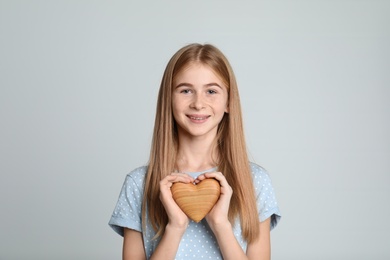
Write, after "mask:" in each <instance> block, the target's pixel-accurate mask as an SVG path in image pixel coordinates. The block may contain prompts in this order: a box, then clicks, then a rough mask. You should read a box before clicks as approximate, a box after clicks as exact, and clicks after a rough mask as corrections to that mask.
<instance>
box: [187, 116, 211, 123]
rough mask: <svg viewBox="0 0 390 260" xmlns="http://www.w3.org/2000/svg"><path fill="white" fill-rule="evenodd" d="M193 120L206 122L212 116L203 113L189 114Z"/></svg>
mask: <svg viewBox="0 0 390 260" xmlns="http://www.w3.org/2000/svg"><path fill="white" fill-rule="evenodd" d="M186 116H187V117H188V118H189V119H190V120H191V122H193V123H198V124H199V123H204V122H206V121H207V119H208V118H209V117H210V115H201V114H189V115H186Z"/></svg>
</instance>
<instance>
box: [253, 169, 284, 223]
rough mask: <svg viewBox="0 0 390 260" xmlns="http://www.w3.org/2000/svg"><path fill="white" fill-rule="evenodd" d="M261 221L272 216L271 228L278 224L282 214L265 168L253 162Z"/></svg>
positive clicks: (254, 181)
mask: <svg viewBox="0 0 390 260" xmlns="http://www.w3.org/2000/svg"><path fill="white" fill-rule="evenodd" d="M251 169H252V174H253V183H254V186H255V192H256V201H257V208H258V211H259V218H260V221H261V222H262V221H264V220H266V219H268V218H271V229H273V228H274V227H276V225H277V224H278V222H279V220H280V218H281V214H280V210H279V206H278V202H277V200H276V195H275V191H274V188H273V186H272V183H271V179H270V177H269V175H268V173H267V172H266V171H265V169H264V168H262V167H260V166H258V165H256V164H253V163H252V164H251Z"/></svg>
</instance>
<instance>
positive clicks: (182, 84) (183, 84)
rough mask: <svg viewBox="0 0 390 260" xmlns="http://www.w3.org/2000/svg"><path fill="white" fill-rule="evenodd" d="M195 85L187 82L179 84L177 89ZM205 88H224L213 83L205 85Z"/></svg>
mask: <svg viewBox="0 0 390 260" xmlns="http://www.w3.org/2000/svg"><path fill="white" fill-rule="evenodd" d="M193 86H194V85H192V84H191V83H186V82H183V83H180V84H178V85H177V86H176V87H175V88H180V87H193ZM203 86H204V87H213V86H215V87H219V88H222V87H221V86H220V85H219V84H218V83H216V82H211V83H207V84H205V85H203Z"/></svg>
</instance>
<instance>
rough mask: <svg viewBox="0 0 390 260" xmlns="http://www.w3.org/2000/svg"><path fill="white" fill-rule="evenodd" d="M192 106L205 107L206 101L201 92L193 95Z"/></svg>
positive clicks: (196, 107) (199, 108) (198, 108)
mask: <svg viewBox="0 0 390 260" xmlns="http://www.w3.org/2000/svg"><path fill="white" fill-rule="evenodd" d="M191 108H194V109H196V110H201V109H202V108H204V102H203V98H202V95H201V93H197V94H195V95H194V96H193V100H192V102H191Z"/></svg>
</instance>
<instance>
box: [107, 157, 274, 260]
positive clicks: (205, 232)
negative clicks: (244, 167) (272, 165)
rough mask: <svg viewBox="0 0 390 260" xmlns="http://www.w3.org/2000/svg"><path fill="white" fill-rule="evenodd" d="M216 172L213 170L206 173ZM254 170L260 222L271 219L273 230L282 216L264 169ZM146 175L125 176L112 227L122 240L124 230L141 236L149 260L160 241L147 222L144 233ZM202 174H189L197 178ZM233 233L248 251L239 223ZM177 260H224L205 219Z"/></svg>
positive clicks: (190, 231)
mask: <svg viewBox="0 0 390 260" xmlns="http://www.w3.org/2000/svg"><path fill="white" fill-rule="evenodd" d="M215 170H216V169H215V168H214V169H210V170H207V171H215ZM251 170H252V174H253V181H254V185H255V190H256V195H257V206H258V211H259V219H260V221H264V220H266V219H267V218H269V217H271V228H274V227H275V226H276V224H277V223H278V221H279V219H280V212H279V207H278V204H277V201H276V197H275V193H274V190H273V187H272V184H271V181H270V178H269V176H268V174H267V173H266V172H265V170H264V169H263V168H261V167H260V166H258V165H256V164H254V163H251ZM146 171H147V167H145V166H144V167H140V168H137V169H135V170H134V171H132V172H131V173H129V174H128V175H127V176H126V179H125V182H124V184H123V186H122V190H121V192H120V195H119V198H118V202H117V204H116V207H115V209H114V212H113V214H112V216H111V219H110V221H109V225H110V226H111V227H112V228H113V229H114V230H115V231H116V232H117V233H118V234H120V235H122V236H123V227H127V228H130V229H134V230H137V231H139V232H142V235H143V239H144V246H145V252H146V255H147V258H148V259H149V258H150V256H151V255H152V253H153V251H154V250H155V248H156V247H157V245H158V243H159V240H158V239H157V240H153V239H152V238H153V237H154V235H155V232H154V230H153V228H152V226H151V225H150V223H149V221H148V219H147V225H146V230H143V229H142V223H141V206H142V196H143V181H144V178H145V174H146ZM207 171H203V172H207ZM203 172H198V173H189V174H191V175H192V176H193V177H196V176H197V175H199V174H201V173H203ZM233 232H234V235H235V237H236V239H237V241H238V242H239V244H240V246H241V247H242V249H243V250H244V251H246V246H247V244H246V242H245V240H244V239H243V238H242V235H241V227H240V222H239V220H238V219H237V220H236V222H235V224H234V227H233ZM175 259H177V260H179V259H186V260H190V259H222V255H221V252H220V250H219V246H218V244H217V241H216V239H215V236H214V234H213V232H212V231H211V229H210V227H209V226H208V224H207V221H206V220H205V219H203V220H202V221H201V222H199V223H196V222H194V221H190V224H189V226H188V228H187V230H186V232H185V233H184V235H183V237H182V240H181V242H180V245H179V248H178V250H177V254H176V258H175Z"/></svg>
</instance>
